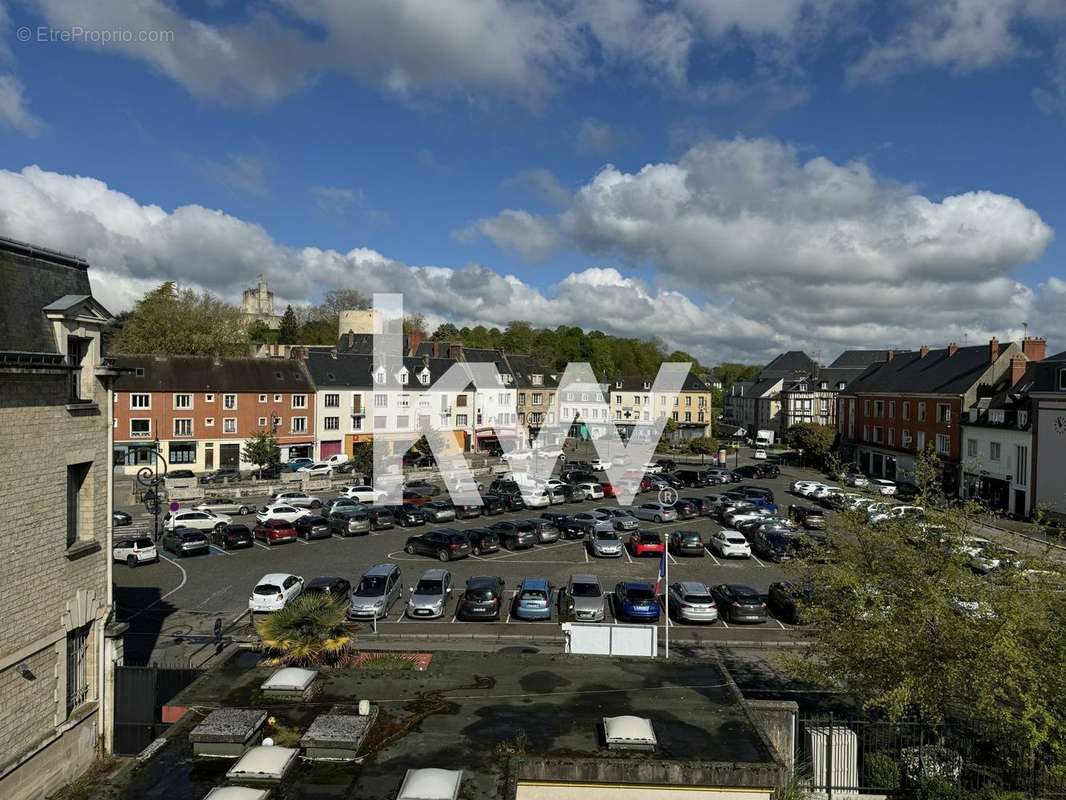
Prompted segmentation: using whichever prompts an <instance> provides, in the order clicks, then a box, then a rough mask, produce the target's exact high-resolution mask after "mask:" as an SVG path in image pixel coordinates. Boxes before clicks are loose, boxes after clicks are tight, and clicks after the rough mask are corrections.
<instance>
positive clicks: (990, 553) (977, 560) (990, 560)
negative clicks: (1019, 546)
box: [970, 543, 1021, 575]
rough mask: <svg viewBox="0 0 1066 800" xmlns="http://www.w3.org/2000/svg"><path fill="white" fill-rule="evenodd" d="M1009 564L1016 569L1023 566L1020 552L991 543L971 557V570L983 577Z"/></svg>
mask: <svg viewBox="0 0 1066 800" xmlns="http://www.w3.org/2000/svg"><path fill="white" fill-rule="evenodd" d="M1008 564H1009V565H1012V566H1016V567H1017V566H1020V565H1021V561H1020V560H1019V558H1018V551H1017V550H1013V549H1011V548H1010V547H1003V546H1001V545H998V544H992V543H989V544H988V545H987V546H985V547H982V548H980V549H979V550H978V551H977V552H976V553H974V554H973V555H972V556H971V557H970V568H971V569H972V570H973V571H974V572H980V573H981V574H982V575H987V574H988V573H989V572H991V571H992V570H994V569H999V568H1000V567H1002V566H1005V565H1008Z"/></svg>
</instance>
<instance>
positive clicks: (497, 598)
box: [455, 575, 504, 620]
mask: <svg viewBox="0 0 1066 800" xmlns="http://www.w3.org/2000/svg"><path fill="white" fill-rule="evenodd" d="M503 592H504V583H503V579H502V578H498V577H496V576H487V575H477V576H474V577H473V578H467V581H466V589H465V590H464V591H463V594H462V596H461V597H460V598H459V603H458V605H457V606H456V609H455V616H456V618H457V619H461V620H482V619H494V620H498V619H499V618H500V610H501V609H502V608H503Z"/></svg>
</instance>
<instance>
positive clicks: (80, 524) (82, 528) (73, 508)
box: [67, 461, 93, 547]
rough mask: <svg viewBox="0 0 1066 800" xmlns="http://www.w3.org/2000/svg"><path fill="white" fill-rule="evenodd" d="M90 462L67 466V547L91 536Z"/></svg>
mask: <svg viewBox="0 0 1066 800" xmlns="http://www.w3.org/2000/svg"><path fill="white" fill-rule="evenodd" d="M91 467H92V462H91V461H89V462H86V463H84V464H70V465H69V466H68V467H67V547H70V546H72V545H74V544H76V543H77V542H78V541H80V540H82V539H90V538H92V522H93V508H92V498H91V497H90V496H89V495H90V491H91V488H92V487H91V486H89V471H90V468H91Z"/></svg>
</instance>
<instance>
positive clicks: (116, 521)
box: [111, 511, 133, 528]
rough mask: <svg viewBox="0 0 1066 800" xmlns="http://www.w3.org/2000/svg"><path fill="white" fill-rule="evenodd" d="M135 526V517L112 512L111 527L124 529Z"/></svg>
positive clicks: (121, 512)
mask: <svg viewBox="0 0 1066 800" xmlns="http://www.w3.org/2000/svg"><path fill="white" fill-rule="evenodd" d="M132 524H133V517H132V516H131V515H130V514H127V513H126V512H125V511H112V512H111V525H112V527H115V528H122V527H125V526H126V525H132Z"/></svg>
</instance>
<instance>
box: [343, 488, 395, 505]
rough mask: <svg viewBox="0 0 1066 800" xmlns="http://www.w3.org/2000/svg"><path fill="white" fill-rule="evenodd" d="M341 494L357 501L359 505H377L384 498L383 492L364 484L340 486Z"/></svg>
mask: <svg viewBox="0 0 1066 800" xmlns="http://www.w3.org/2000/svg"><path fill="white" fill-rule="evenodd" d="M341 494H342V495H344V496H345V497H351V498H353V499H355V500H358V501H359V502H360V503H377V502H378V501H380V500H381V499H382V498H383V497H385V492H383V491H380V490H379V489H375V488H374V487H373V486H370V485H368V484H365V483H359V484H352V485H350V486H342V487H341Z"/></svg>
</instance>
